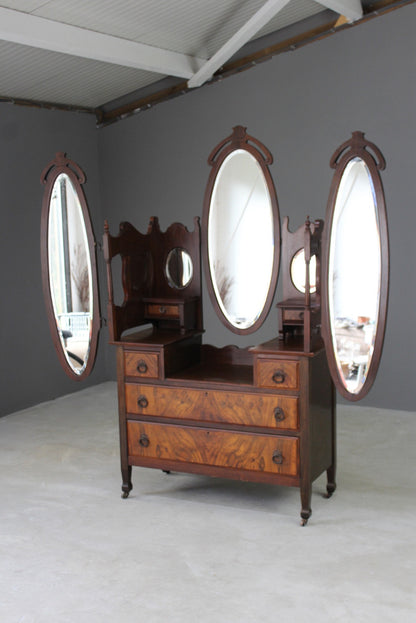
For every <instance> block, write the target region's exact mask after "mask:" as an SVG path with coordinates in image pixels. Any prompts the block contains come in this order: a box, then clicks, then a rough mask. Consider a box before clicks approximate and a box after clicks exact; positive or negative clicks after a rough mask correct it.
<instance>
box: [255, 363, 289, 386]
mask: <svg viewBox="0 0 416 623" xmlns="http://www.w3.org/2000/svg"><path fill="white" fill-rule="evenodd" d="M255 366H256V378H257V385H258V386H259V387H267V388H273V389H294V390H297V389H299V362H298V361H283V360H279V359H273V358H271V359H267V358H264V359H262V358H260V357H259V358H258V359H257V360H256V363H255Z"/></svg>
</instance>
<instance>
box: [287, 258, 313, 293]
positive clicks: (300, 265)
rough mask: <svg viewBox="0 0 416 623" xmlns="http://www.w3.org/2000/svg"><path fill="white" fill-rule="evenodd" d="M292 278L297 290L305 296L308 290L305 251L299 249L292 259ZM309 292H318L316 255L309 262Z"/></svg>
mask: <svg viewBox="0 0 416 623" xmlns="http://www.w3.org/2000/svg"><path fill="white" fill-rule="evenodd" d="M290 277H291V279H292V283H293V285H294V286H295V288H296V289H297V290H298V291H299V292H302V294H305V289H306V262H305V251H304V250H303V249H299V251H298V252H297V253H295V255H294V256H293V258H292V262H291V264H290ZM309 291H310V293H311V294H313V293H314V292H316V255H312V257H311V261H310V262H309Z"/></svg>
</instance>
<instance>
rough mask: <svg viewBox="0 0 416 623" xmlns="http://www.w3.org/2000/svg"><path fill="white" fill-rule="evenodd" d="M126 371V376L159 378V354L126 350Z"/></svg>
mask: <svg viewBox="0 0 416 623" xmlns="http://www.w3.org/2000/svg"><path fill="white" fill-rule="evenodd" d="M124 372H125V375H126V376H137V377H139V378H148V379H157V378H158V377H159V355H158V354H157V353H141V352H137V351H125V353H124Z"/></svg>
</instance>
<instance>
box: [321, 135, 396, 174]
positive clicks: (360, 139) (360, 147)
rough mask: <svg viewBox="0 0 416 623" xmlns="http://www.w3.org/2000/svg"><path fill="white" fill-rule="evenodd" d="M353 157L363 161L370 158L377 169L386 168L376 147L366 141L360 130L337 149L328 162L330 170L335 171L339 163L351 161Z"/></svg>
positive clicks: (382, 157)
mask: <svg viewBox="0 0 416 623" xmlns="http://www.w3.org/2000/svg"><path fill="white" fill-rule="evenodd" d="M369 149H371V151H372V152H373V154H374V155H373V154H371V153H370V152H369ZM354 156H358V157H360V158H362V159H364V160H365V159H366V157H367V158H368V156H371V158H372V159H373V160H374V163H375V165H376V167H377V169H379V170H383V169H384V168H385V167H386V161H385V160H384V156H383V154H382V153H381V151H380V150H379V148H378V147H377V145H375V144H374V143H370V142H369V141H367V139H366V138H365V136H364V132H361V131H360V130H356V131H355V132H352V135H351V138H350V139H349V140H348V141H345V143H343V144H342V145H340V146H339V147H338V149H337V150H336V151H335V152H334V154H333V156H332V158H331V160H330V161H329V166H330V167H331V169H336V168H337V166H338V165H339V164H340V162H343V163H344V160H347V161H348V160H351V159H352V158H353V157H354ZM374 156H375V157H374Z"/></svg>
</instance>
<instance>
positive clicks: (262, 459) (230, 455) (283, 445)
mask: <svg viewBox="0 0 416 623" xmlns="http://www.w3.org/2000/svg"><path fill="white" fill-rule="evenodd" d="M127 436H128V450H129V456H130V457H138V458H142V459H146V458H147V459H153V460H154V459H160V460H171V461H178V462H183V463H194V464H195V463H196V464H199V465H211V466H216V467H230V468H234V469H240V470H249V471H257V472H258V471H261V472H269V473H272V474H284V475H287V476H297V474H298V471H299V458H298V457H299V452H298V440H297V439H296V438H295V437H278V436H276V435H253V434H250V433H240V432H239V433H235V432H229V431H221V430H213V429H204V428H196V427H195V428H194V427H190V426H176V425H175V424H153V423H151V422H133V421H128V422H127Z"/></svg>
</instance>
